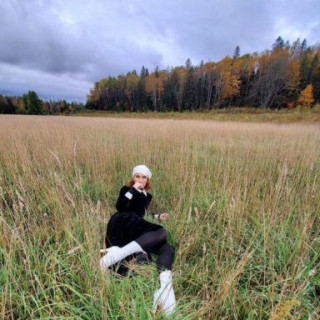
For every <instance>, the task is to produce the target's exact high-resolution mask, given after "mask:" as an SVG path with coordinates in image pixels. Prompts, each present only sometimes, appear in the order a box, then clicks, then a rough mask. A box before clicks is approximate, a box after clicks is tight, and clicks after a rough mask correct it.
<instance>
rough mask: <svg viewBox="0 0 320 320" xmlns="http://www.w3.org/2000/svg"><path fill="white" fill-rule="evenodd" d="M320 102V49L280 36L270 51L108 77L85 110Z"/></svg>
mask: <svg viewBox="0 0 320 320" xmlns="http://www.w3.org/2000/svg"><path fill="white" fill-rule="evenodd" d="M319 102H320V47H319V45H318V44H316V45H313V46H308V45H307V41H306V40H303V41H302V42H301V41H300V39H297V40H296V41H294V42H293V43H292V44H290V43H289V42H288V41H285V40H283V39H282V38H281V37H278V38H277V39H276V41H275V43H274V44H273V46H272V49H271V50H265V51H263V52H262V53H260V54H258V53H253V54H244V55H241V54H240V47H239V46H237V47H236V48H235V51H234V54H233V56H232V57H230V56H227V57H225V58H223V59H222V60H221V61H219V62H203V61H202V62H201V63H200V65H197V66H194V65H193V64H192V62H191V61H190V59H188V60H187V61H186V63H185V66H179V67H174V68H171V69H167V70H159V68H158V67H156V69H155V70H154V71H153V72H149V70H148V69H147V68H145V67H144V66H143V67H142V69H141V71H140V74H138V73H137V72H136V70H133V71H131V72H128V73H127V74H126V75H119V76H117V77H111V76H109V77H107V78H103V79H101V80H100V81H98V82H96V83H95V85H94V88H93V89H91V91H90V93H89V95H88V97H87V103H86V108H89V109H97V110H109V111H149V110H150V111H178V112H180V111H186V110H191V111H192V110H194V111H201V110H210V109H213V108H226V107H229V106H232V107H256V108H294V107H296V106H297V105H300V106H306V107H311V106H312V105H313V104H315V103H319Z"/></svg>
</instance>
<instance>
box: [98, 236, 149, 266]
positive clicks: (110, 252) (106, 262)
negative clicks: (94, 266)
mask: <svg viewBox="0 0 320 320" xmlns="http://www.w3.org/2000/svg"><path fill="white" fill-rule="evenodd" d="M136 252H144V251H143V249H142V248H141V247H140V245H139V244H138V243H137V242H135V241H131V242H130V243H128V244H127V245H125V246H124V247H122V248H120V247H116V246H113V247H110V248H108V249H107V254H106V255H104V256H103V257H102V258H101V259H100V268H101V270H106V269H108V268H109V267H111V266H112V265H113V264H116V263H118V262H120V261H121V260H123V259H124V258H126V257H127V256H130V255H131V254H134V253H136Z"/></svg>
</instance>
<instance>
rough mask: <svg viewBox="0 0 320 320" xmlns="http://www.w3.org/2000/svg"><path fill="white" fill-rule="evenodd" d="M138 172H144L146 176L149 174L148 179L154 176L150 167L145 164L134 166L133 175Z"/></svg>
mask: <svg viewBox="0 0 320 320" xmlns="http://www.w3.org/2000/svg"><path fill="white" fill-rule="evenodd" d="M137 173H142V174H144V175H145V176H147V178H148V179H151V176H152V173H151V171H150V169H149V168H148V167H147V166H145V165H144V164H140V165H139V166H136V167H134V168H133V170H132V177H134V175H135V174H137Z"/></svg>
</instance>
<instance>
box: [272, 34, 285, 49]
mask: <svg viewBox="0 0 320 320" xmlns="http://www.w3.org/2000/svg"><path fill="white" fill-rule="evenodd" d="M284 46H285V43H284V40H283V39H282V38H281V37H280V36H279V37H278V38H277V39H276V41H275V43H274V44H273V45H272V47H273V49H277V48H280V49H283V48H284Z"/></svg>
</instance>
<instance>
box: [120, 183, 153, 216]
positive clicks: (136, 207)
mask: <svg viewBox="0 0 320 320" xmlns="http://www.w3.org/2000/svg"><path fill="white" fill-rule="evenodd" d="M151 200H152V195H151V194H150V193H147V192H146V193H145V192H143V191H138V190H137V189H135V188H133V187H128V186H123V187H122V188H121V190H120V194H119V197H118V200H117V204H116V208H117V210H118V212H135V213H136V214H137V215H139V216H140V217H143V216H144V215H145V213H146V210H147V208H148V206H149V204H150V202H151Z"/></svg>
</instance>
